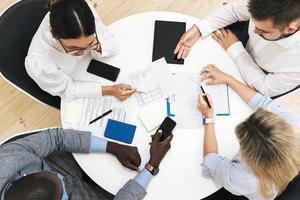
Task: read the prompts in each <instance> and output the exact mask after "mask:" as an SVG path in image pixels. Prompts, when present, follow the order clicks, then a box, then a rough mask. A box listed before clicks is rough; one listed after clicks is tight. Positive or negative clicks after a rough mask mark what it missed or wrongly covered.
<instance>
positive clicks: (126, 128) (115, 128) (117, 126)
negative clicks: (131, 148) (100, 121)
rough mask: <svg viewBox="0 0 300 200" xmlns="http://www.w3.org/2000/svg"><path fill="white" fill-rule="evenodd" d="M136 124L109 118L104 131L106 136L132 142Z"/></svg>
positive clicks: (128, 142)
mask: <svg viewBox="0 0 300 200" xmlns="http://www.w3.org/2000/svg"><path fill="white" fill-rule="evenodd" d="M135 130H136V126H134V125H131V124H126V123H124V122H120V121H116V120H113V119H109V120H108V122H107V125H106V129H105V132H104V137H107V138H110V139H113V140H118V141H120V142H124V143H127V144H131V143H132V140H133V137H134V133H135Z"/></svg>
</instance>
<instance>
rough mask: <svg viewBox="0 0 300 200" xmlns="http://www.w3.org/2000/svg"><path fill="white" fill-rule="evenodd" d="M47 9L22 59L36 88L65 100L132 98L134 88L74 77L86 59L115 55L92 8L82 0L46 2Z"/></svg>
mask: <svg viewBox="0 0 300 200" xmlns="http://www.w3.org/2000/svg"><path fill="white" fill-rule="evenodd" d="M48 7H49V12H48V13H47V14H46V16H45V17H44V19H43V21H42V23H41V25H40V27H39V28H38V30H37V32H36V34H35V35H34V37H33V39H32V42H31V45H30V48H29V51H28V55H27V57H26V59H25V67H26V70H27V73H28V74H29V75H30V77H31V78H32V79H33V80H34V81H35V82H36V83H37V84H38V85H39V87H40V88H42V89H43V90H45V91H46V92H48V93H50V94H51V95H54V96H60V97H61V98H63V99H65V100H71V99H74V98H80V97H101V96H102V95H112V96H115V97H116V98H117V99H118V100H120V101H123V100H125V99H127V98H128V97H129V96H131V95H132V94H133V93H134V92H135V89H134V88H132V87H131V86H130V85H127V84H116V85H113V86H102V85H101V84H100V83H97V82H88V81H80V78H78V77H76V72H75V71H76V69H78V67H81V65H82V62H84V60H85V59H84V58H85V57H86V56H88V55H89V56H92V58H94V59H98V60H99V59H101V58H104V57H110V56H113V55H115V54H116V53H117V46H116V44H115V42H114V37H113V36H112V35H111V34H110V33H109V31H108V29H107V28H106V27H105V25H104V24H103V23H102V21H101V19H100V18H99V16H98V15H97V13H96V11H95V10H94V8H92V7H91V6H89V5H88V3H87V2H86V1H84V0H49V6H48ZM85 65H86V63H85Z"/></svg>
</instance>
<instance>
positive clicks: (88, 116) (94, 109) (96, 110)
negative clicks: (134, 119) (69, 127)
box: [79, 98, 126, 127]
mask: <svg viewBox="0 0 300 200" xmlns="http://www.w3.org/2000/svg"><path fill="white" fill-rule="evenodd" d="M110 109H112V110H113V112H112V113H110V114H109V115H107V116H105V117H104V118H102V119H99V120H98V121H96V122H94V123H93V124H91V125H90V126H92V125H95V126H97V127H102V126H103V122H104V120H105V119H106V118H110V119H114V120H118V121H122V122H125V120H126V112H125V110H124V108H123V106H122V105H120V103H118V102H116V101H115V100H113V99H108V98H85V99H84V100H83V106H82V110H81V118H80V121H79V126H80V127H81V126H87V125H89V122H90V121H92V120H93V119H95V118H96V117H98V116H100V115H101V114H103V113H105V112H106V111H108V110H110Z"/></svg>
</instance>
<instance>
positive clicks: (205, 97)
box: [200, 85, 211, 108]
mask: <svg viewBox="0 0 300 200" xmlns="http://www.w3.org/2000/svg"><path fill="white" fill-rule="evenodd" d="M200 87H201V90H202V93H203V94H205V91H204V89H203V87H202V85H200ZM203 99H204V101H205V102H206V103H207V105H208V107H209V108H211V105H210V103H209V100H208V98H207V96H203Z"/></svg>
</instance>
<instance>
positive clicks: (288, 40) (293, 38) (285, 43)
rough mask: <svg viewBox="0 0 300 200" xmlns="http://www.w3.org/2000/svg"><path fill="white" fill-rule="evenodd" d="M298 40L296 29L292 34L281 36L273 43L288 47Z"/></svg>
mask: <svg viewBox="0 0 300 200" xmlns="http://www.w3.org/2000/svg"><path fill="white" fill-rule="evenodd" d="M297 42H300V31H297V32H296V33H294V34H293V35H291V36H289V37H287V38H283V39H280V40H277V41H275V43H277V44H279V45H280V46H282V47H284V48H290V47H291V46H293V45H294V44H295V43H297Z"/></svg>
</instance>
